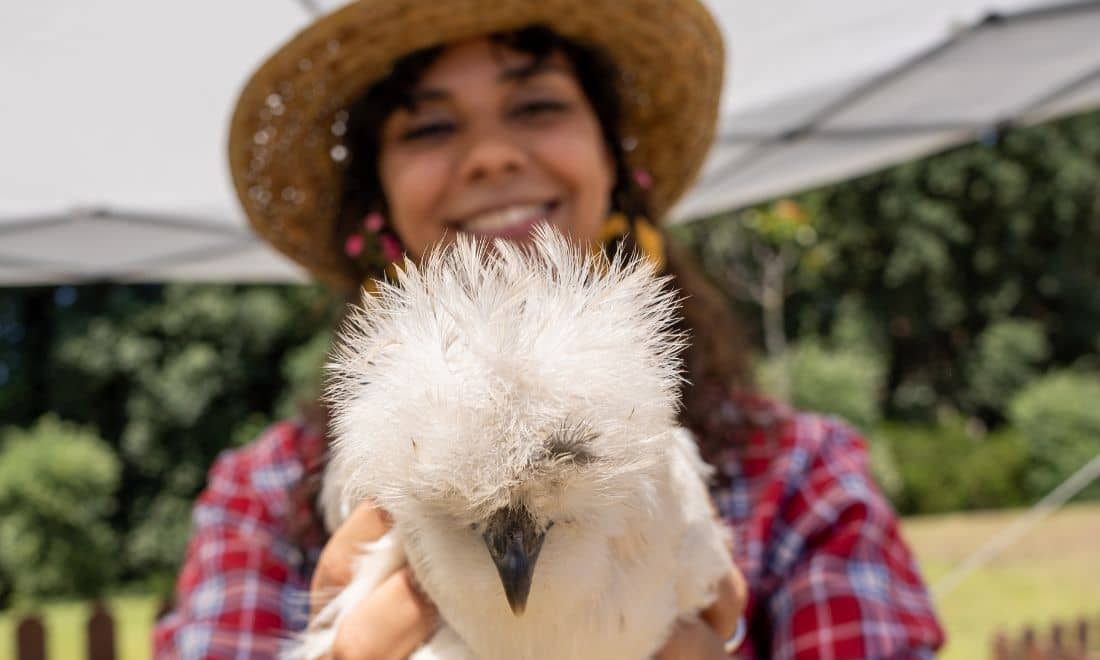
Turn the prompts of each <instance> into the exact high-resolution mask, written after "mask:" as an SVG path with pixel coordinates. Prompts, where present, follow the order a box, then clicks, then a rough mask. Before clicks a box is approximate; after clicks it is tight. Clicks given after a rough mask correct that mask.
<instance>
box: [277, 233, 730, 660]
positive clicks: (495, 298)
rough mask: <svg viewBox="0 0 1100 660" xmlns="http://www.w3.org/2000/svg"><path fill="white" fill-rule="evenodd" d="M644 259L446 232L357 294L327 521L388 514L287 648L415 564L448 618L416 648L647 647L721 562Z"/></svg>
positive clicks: (342, 344)
mask: <svg viewBox="0 0 1100 660" xmlns="http://www.w3.org/2000/svg"><path fill="white" fill-rule="evenodd" d="M667 285H668V283H667V281H665V280H664V279H663V278H660V277H658V276H657V274H656V273H655V269H654V267H653V266H652V265H651V264H650V263H649V262H648V261H646V260H645V259H643V258H638V257H631V258H626V257H621V258H614V259H608V258H606V257H604V256H602V254H601V255H593V254H589V253H587V252H585V251H584V250H582V249H580V248H578V247H576V246H575V245H573V244H571V243H570V242H569V241H568V240H566V239H565V238H564V237H562V236H561V235H560V234H558V233H556V232H555V231H554V230H552V229H549V228H547V227H540V228H539V229H538V230H537V231H536V233H535V237H534V240H533V242H532V243H531V244H529V245H527V246H523V245H517V244H513V243H509V242H506V241H497V242H495V243H493V244H492V245H486V244H484V243H479V242H477V241H475V240H473V239H470V238H466V237H463V236H462V235H460V236H458V238H457V240H456V241H455V242H454V243H452V244H451V245H449V246H446V247H441V248H439V249H437V250H435V251H434V252H433V253H431V254H430V255H429V256H428V257H427V258H426V259H425V260H424V261H423V263H422V264H421V265H420V266H417V265H414V264H413V263H411V262H409V261H406V262H405V264H404V266H403V268H402V271H401V273H400V275H399V276H398V277H397V278H396V281H395V282H393V283H379V285H378V289H377V291H376V292H375V293H373V294H369V295H365V296H364V299H363V303H362V306H361V307H360V308H358V309H357V310H355V311H354V312H353V313H352V315H351V316H350V317H349V320H348V322H347V323H346V324H345V327H344V328H343V329H342V336H341V339H340V341H339V342H338V348H337V349H336V350H335V351H334V354H333V355H334V357H333V359H332V363H331V364H330V365H329V387H328V391H327V396H328V399H329V402H330V404H331V406H332V410H333V422H332V432H333V438H334V440H333V445H332V453H331V457H330V462H329V465H328V466H327V468H326V472H325V475H324V482H323V486H322V494H321V502H322V507H323V509H324V511H325V516H326V525H327V526H328V527H329V528H330V529H335V528H336V527H337V526H339V524H340V522H341V521H342V520H343V518H344V517H345V516H347V515H348V513H349V512H350V511H351V510H352V509H353V508H354V507H355V506H356V505H358V504H359V503H361V502H363V501H365V500H369V501H371V502H373V503H374V504H375V505H376V506H379V507H381V508H382V509H384V510H385V511H387V512H388V513H389V514H390V516H391V517H392V520H393V527H392V529H391V530H390V532H389V533H387V535H386V536H384V537H383V538H382V539H380V540H379V541H377V542H375V543H373V544H369V545H367V546H366V547H365V548H364V551H363V554H362V556H361V557H360V558H358V560H357V564H356V566H355V571H354V577H353V579H352V581H351V583H350V584H349V585H348V586H347V587H345V588H344V589H343V591H341V592H340V593H339V594H338V595H337V596H336V597H335V598H334V599H333V600H331V601H330V602H329V603H328V604H327V606H325V607H324V608H323V609H322V610H321V611H320V612H319V614H318V616H317V617H316V618H315V620H314V621H313V623H312V625H311V627H310V629H309V631H308V632H307V633H305V634H304V635H303V636H302V637H301V638H300V639H299V640H298V642H299V643H298V645H297V648H296V649H295V650H294V652H293V653H292V655H293V656H295V657H308V658H313V657H321V656H324V655H325V654H326V653H327V652H328V651H329V649H330V648H331V645H332V642H333V638H334V635H335V631H336V629H337V627H338V626H339V625H340V623H341V620H342V617H343V615H344V613H345V612H346V611H348V610H349V609H350V607H351V606H352V605H353V604H354V603H356V602H358V601H359V600H360V599H362V598H363V597H365V595H366V594H368V593H369V592H370V591H371V590H372V589H373V588H374V587H375V586H376V585H377V584H379V583H380V582H381V581H382V580H383V579H384V578H385V577H387V576H388V575H389V574H391V573H392V572H393V571H395V570H397V569H398V568H399V567H401V566H402V565H403V564H404V563H406V562H407V563H408V565H409V566H410V569H411V571H412V574H413V575H414V577H415V580H416V581H417V583H418V584H419V586H420V588H422V589H423V591H424V593H425V594H426V595H427V596H428V597H429V598H430V599H431V600H432V602H434V603H435V605H436V606H437V607H438V609H439V613H440V616H441V619H442V621H443V624H442V626H441V628H440V629H439V631H438V632H437V633H436V634H435V635H434V637H432V639H431V640H429V641H428V642H427V643H426V644H425V645H424V646H423V647H421V648H420V649H419V650H418V651H416V652H415V653H414V654H413V656H412V658H413V660H428V659H438V660H473V659H479V660H552V659H554V660H565V659H568V660H576V659H582V658H599V659H601V660H642V659H644V658H649V657H651V656H652V655H653V654H654V653H655V652H657V651H658V650H659V649H660V648H661V647H662V645H663V643H664V642H665V641H666V639H667V638H668V636H669V634H670V633H671V631H672V628H673V626H674V624H675V623H676V622H677V620H678V619H687V618H691V617H695V616H697V613H698V612H699V611H700V610H702V609H703V608H705V607H707V606H708V605H709V604H711V603H712V602H713V601H714V599H715V597H716V586H717V583H718V582H719V580H720V579H721V578H722V577H723V576H725V575H727V574H728V573H729V571H730V570H731V560H730V552H729V548H728V538H727V531H726V529H725V528H724V526H723V525H722V523H721V522H720V521H718V520H717V519H716V518H715V517H714V514H713V509H712V507H711V504H710V500H709V497H708V493H707V488H706V479H707V478H708V476H709V471H710V470H709V468H708V467H707V466H706V464H705V463H703V461H702V460H701V459H700V457H699V453H698V450H697V448H696V445H695V442H694V439H693V437H692V436H691V435H690V433H688V432H687V431H686V430H684V429H683V428H681V427H679V426H678V424H677V409H678V405H679V399H678V396H679V387H680V385H681V380H682V379H681V375H680V367H681V365H680V362H679V358H678V354H679V352H680V350H681V349H682V347H683V344H684V337H683V335H682V334H681V333H678V332H677V331H676V330H675V325H676V320H677V309H678V301H677V299H676V294H675V293H674V292H673V291H672V290H671V289H670V288H669V287H668V286H667Z"/></svg>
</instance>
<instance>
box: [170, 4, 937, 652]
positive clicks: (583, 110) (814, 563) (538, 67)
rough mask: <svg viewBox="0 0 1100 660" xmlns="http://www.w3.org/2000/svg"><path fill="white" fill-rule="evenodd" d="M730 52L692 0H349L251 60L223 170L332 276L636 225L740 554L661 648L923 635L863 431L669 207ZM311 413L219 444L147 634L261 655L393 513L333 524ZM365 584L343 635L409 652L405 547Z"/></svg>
mask: <svg viewBox="0 0 1100 660" xmlns="http://www.w3.org/2000/svg"><path fill="white" fill-rule="evenodd" d="M723 63H724V55H723V45H722V42H721V37H720V33H719V31H718V29H717V27H716V25H715V24H714V21H713V19H712V18H711V17H710V15H709V14H708V12H707V10H706V8H705V7H704V6H703V4H702V3H701V2H700V0H585V2H583V3H579V2H577V1H576V0H539V2H529V1H526V0H435V1H433V2H423V1H419V0H358V1H357V2H352V3H350V4H348V5H347V6H345V7H343V8H341V9H340V10H338V11H336V12H334V13H333V14H330V15H328V16H325V17H322V18H320V19H318V20H317V21H316V22H315V23H314V24H313V25H311V26H309V27H308V28H307V29H306V30H304V31H303V32H302V33H301V34H300V35H298V36H297V37H295V38H294V39H292V40H291V41H290V42H288V43H287V44H286V45H284V46H283V47H282V48H281V49H280V50H279V51H278V52H276V53H275V54H274V55H273V56H272V57H270V58H269V59H268V60H267V62H266V63H265V64H263V65H262V66H261V67H260V69H259V70H258V71H257V72H256V74H255V75H254V76H253V78H252V79H251V80H250V81H249V83H248V85H247V86H246V87H245V89H244V90H243V92H242V94H241V97H240V100H239V102H238V106H237V109H236V111H235V113H234V117H233V121H232V129H231V135H230V144H229V152H230V162H231V170H232V172H233V177H234V183H235V185H236V188H237V192H238V195H239V197H240V199H241V201H242V204H243V206H244V208H245V211H246V213H247V214H248V217H249V219H250V221H251V222H252V225H253V227H254V228H255V229H256V231H257V233H258V234H259V235H260V236H262V237H263V238H264V239H265V240H267V241H268V242H270V243H271V244H272V245H273V246H274V247H276V248H277V249H279V250H281V251H283V252H284V253H286V254H287V255H288V256H290V257H291V258H293V259H295V260H296V261H298V262H299V263H300V264H302V265H303V266H304V267H305V268H307V269H308V270H309V271H310V272H311V273H312V274H313V275H314V276H315V277H316V278H317V279H319V280H322V281H324V282H327V283H329V284H331V285H333V287H334V288H335V289H336V290H337V291H339V292H340V293H342V294H344V295H355V294H357V293H358V291H359V289H360V287H361V286H363V287H365V288H366V290H367V291H368V292H369V291H371V290H372V286H373V285H372V284H371V282H373V281H374V280H375V279H377V278H380V277H382V276H384V275H385V274H386V272H387V271H388V270H390V269H391V268H392V266H393V264H395V262H398V261H399V260H401V259H402V258H403V257H404V256H406V255H407V256H409V257H410V258H412V259H413V260H414V261H419V260H420V259H421V258H422V257H423V256H424V255H425V254H426V253H427V252H428V251H430V249H431V248H432V246H433V245H436V244H438V243H439V242H441V241H450V240H453V239H454V237H455V236H456V235H458V234H460V233H465V234H474V235H477V236H480V237H485V238H500V239H506V240H509V241H520V242H522V241H526V240H528V238H529V237H530V236H531V234H532V232H533V231H534V230H535V228H536V226H538V225H541V224H543V223H547V224H550V225H553V226H554V227H556V228H557V229H559V230H561V232H562V233H564V234H565V235H566V236H567V237H569V238H570V239H572V241H574V242H575V243H577V244H580V245H583V246H585V247H589V248H592V249H595V250H603V251H604V252H605V253H606V254H608V255H609V256H610V255H615V254H618V253H620V252H622V251H624V250H625V251H631V252H633V251H639V252H641V253H642V254H643V255H644V256H645V257H647V258H649V259H651V260H652V261H653V263H654V264H655V265H656V267H657V268H658V269H659V270H660V271H662V272H663V273H664V274H667V275H668V276H669V278H670V279H669V281H670V283H671V285H672V286H674V287H675V289H676V293H677V294H678V295H679V296H680V297H681V298H682V300H683V307H682V310H681V311H682V315H681V316H682V318H681V319H680V326H679V327H678V328H677V330H681V331H683V336H685V337H690V341H689V342H688V346H687V347H686V349H685V351H684V352H683V354H682V357H683V359H684V375H685V377H686V380H687V382H685V383H684V384H683V387H682V390H681V391H680V392H679V395H680V397H679V398H680V401H681V403H682V405H681V407H680V409H679V411H678V413H679V415H678V422H679V424H680V425H682V426H683V427H686V428H687V429H689V430H690V431H692V432H693V433H694V439H695V441H696V442H697V444H698V446H699V449H700V453H701V455H702V456H703V458H704V459H705V460H706V461H707V462H709V463H710V464H711V465H712V466H713V467H714V468H715V481H714V484H713V486H714V487H713V490H712V491H711V493H710V495H711V498H712V500H713V503H714V505H715V506H714V508H715V509H716V510H717V512H718V513H719V514H721V516H722V518H723V520H724V521H725V522H726V523H727V524H728V525H729V527H730V529H731V531H732V532H733V537H734V539H735V541H736V542H735V544H734V548H733V559H734V563H735V564H736V568H737V570H735V571H734V572H733V573H728V574H727V576H726V578H724V579H723V580H721V581H720V583H719V584H718V585H717V589H716V592H715V593H716V595H717V598H716V600H715V601H714V604H713V605H711V606H710V607H709V608H707V609H705V610H703V611H702V612H700V613H699V616H698V617H692V618H691V619H690V620H685V621H683V622H682V623H681V625H678V626H677V627H676V628H675V629H674V631H673V632H672V634H671V636H670V637H669V639H668V640H667V643H666V645H665V647H664V649H663V650H662V651H661V653H660V654H659V657H660V658H663V659H668V658H718V657H727V655H728V653H729V650H728V649H726V648H724V647H726V646H727V643H729V644H730V649H732V648H733V646H736V644H737V643H738V642H739V639H740V637H738V636H734V638H732V642H730V639H731V634H732V633H734V630H735V629H738V630H746V629H747V632H748V637H747V639H746V640H745V643H744V646H743V647H742V648H741V650H740V653H741V654H742V655H743V656H744V657H776V658H794V657H799V658H806V657H819V656H824V657H836V658H842V657H927V656H929V655H930V654H931V653H932V652H933V650H934V649H935V648H936V647H937V646H938V645H939V644H940V643H942V633H941V631H940V629H939V627H938V624H937V622H936V619H935V616H934V614H933V612H932V609H931V605H930V603H929V600H928V597H927V593H926V592H925V589H924V585H923V583H922V581H921V579H920V576H919V575H918V574H917V572H916V568H915V564H914V563H913V561H912V558H911V556H910V554H909V552H908V550H907V548H906V546H905V544H904V542H903V541H902V540H901V538H900V536H899V535H898V531H897V521H896V519H895V517H894V514H893V512H892V511H891V510H890V508H889V506H888V505H887V504H886V502H885V500H884V498H883V497H882V496H881V494H880V493H879V491H878V489H877V487H876V486H875V485H874V483H873V481H872V480H871V479H870V476H869V474H868V471H867V457H866V451H865V447H864V445H863V442H862V440H861V439H860V438H859V437H858V436H856V435H855V434H854V433H853V432H852V431H851V430H850V429H849V428H847V427H846V426H844V425H842V424H839V423H837V422H836V421H834V420H826V419H823V418H820V417H817V416H814V415H806V414H799V413H796V412H793V411H790V410H788V409H787V408H785V407H784V406H781V405H778V404H774V403H772V402H770V401H767V400H764V399H762V398H760V397H758V396H756V395H754V394H753V393H752V392H751V391H750V390H749V387H748V380H749V379H748V378H747V377H746V371H747V369H746V368H745V365H746V360H745V353H744V351H742V350H741V343H740V341H739V338H738V332H737V325H736V323H735V321H734V319H733V317H732V314H731V311H730V310H729V308H728V306H727V305H726V303H725V299H724V297H723V296H722V295H721V294H720V293H718V292H716V291H715V290H714V289H713V288H712V287H711V286H710V285H709V284H708V283H707V281H706V280H705V278H703V277H702V276H701V275H699V273H698V271H697V270H696V269H695V268H694V267H693V266H692V264H691V263H690V261H689V260H688V259H685V258H684V257H683V256H682V255H681V254H680V253H679V252H678V251H677V250H676V248H675V246H673V245H670V244H669V243H668V242H667V241H666V240H665V235H664V233H663V232H662V231H661V230H660V229H659V226H660V221H661V219H662V216H663V215H664V214H665V213H666V212H667V211H668V209H669V208H671V206H672V205H673V204H674V203H675V202H676V200H677V199H678V198H679V196H680V195H682V194H683V193H684V192H685V191H686V189H687V188H688V187H689V185H690V184H691V182H692V180H693V179H694V177H695V175H696V174H697V172H698V171H699V168H700V167H701V165H702V162H703V159H704V158H705V156H706V153H707V151H708V148H709V147H710V144H711V142H712V140H713V137H714V133H715V120H716V116H717V109H718V96H719V91H720V89H721V83H722V79H723V70H722V69H723ZM402 375H403V376H404V374H402ZM626 380H629V379H626ZM636 385H637V384H636V383H630V382H623V383H622V384H621V388H623V390H622V391H623V392H625V393H628V394H629V393H630V392H631V391H632V390H630V389H629V388H631V387H632V386H636ZM617 387H619V386H617ZM616 391H618V390H616ZM634 393H635V396H636V395H637V392H636V390H635V391H634ZM327 421H328V420H327V418H325V417H324V416H323V415H322V419H316V420H309V419H306V420H301V419H299V420H291V421H288V422H284V423H281V424H278V425H276V426H274V427H272V428H271V429H270V430H268V431H267V432H266V433H265V434H264V435H263V436H262V437H261V438H259V439H258V440H257V441H256V442H254V443H253V444H251V445H249V446H247V447H244V448H241V449H238V450H234V451H232V452H227V453H226V454H225V455H224V456H223V457H222V458H221V459H220V460H219V461H218V463H217V464H216V465H215V466H214V468H213V469H212V471H211V474H210V482H209V485H208V487H207V490H206V491H205V492H204V493H203V495H202V496H201V497H200V500H199V503H198V505H197V507H196V516H195V522H196V527H195V529H194V532H193V538H192V542H191V545H190V549H189V553H188V557H187V560H186V561H185V563H184V567H183V570H182V572H181V575H180V579H179V585H178V607H177V609H176V610H175V611H174V612H173V613H171V614H170V615H169V616H168V617H166V618H165V619H164V620H162V621H161V622H160V624H159V625H158V628H157V631H156V634H155V648H156V652H157V656H158V657H184V658H198V657H211V656H215V657H269V656H271V655H273V654H275V653H276V651H277V650H278V649H279V647H280V645H281V643H282V642H283V641H285V640H286V639H287V637H288V635H289V634H291V633H295V632H300V631H301V630H302V629H303V628H305V627H306V624H307V620H308V616H309V614H310V610H311V608H310V607H309V605H313V608H312V610H313V611H314V612H316V611H317V609H318V607H319V606H320V605H323V604H324V602H325V601H327V599H328V598H329V597H331V595H332V593H333V591H334V590H340V589H342V588H343V586H344V585H346V584H348V581H349V578H350V575H351V573H352V566H353V564H354V562H355V558H356V556H357V554H358V553H360V552H361V549H362V546H363V543H364V542H369V541H374V540H377V539H379V538H380V537H381V536H382V535H383V534H384V533H385V531H386V529H387V528H388V527H389V524H390V521H389V519H388V516H387V514H386V513H385V512H383V511H380V510H378V509H375V508H372V507H371V506H370V505H369V504H364V505H362V506H360V507H359V508H358V509H356V510H354V511H352V512H351V513H350V515H349V516H348V517H347V518H346V520H343V521H342V522H339V520H338V519H336V518H332V519H330V522H332V523H333V524H331V525H330V526H329V528H327V529H326V528H325V527H324V526H323V524H322V521H323V516H322V514H321V512H319V511H318V510H317V506H316V505H317V495H318V491H319V477H320V474H321V467H322V466H323V465H324V462H325V457H326V453H327V446H328V442H329V430H328V429H327V428H326V424H327ZM456 441H457V440H456ZM459 451H461V450H459ZM492 560H493V558H491V557H489V556H488V555H486V556H485V557H481V558H480V560H479V561H484V562H490V561H492ZM722 572H723V573H727V571H726V569H725V568H723V569H722ZM517 584H518V583H517ZM306 591H308V592H309V594H310V596H311V598H310V599H309V602H307V599H304V598H300V597H295V596H294V594H300V593H302V592H306ZM517 593H518V592H517ZM361 596H362V597H361V598H360V599H357V600H356V601H355V602H357V603H358V605H356V606H353V607H352V608H351V611H350V612H349V614H348V615H347V617H346V618H345V619H344V620H343V621H344V622H343V623H342V624H341V625H339V626H338V627H337V630H336V631H335V635H336V637H335V640H336V641H335V646H334V648H335V652H334V657H336V658H394V659H399V658H406V657H407V656H409V654H411V653H412V652H414V651H415V650H416V649H417V648H418V647H420V646H421V645H422V644H423V643H424V641H425V640H426V639H428V638H429V637H431V636H432V634H433V632H434V631H435V630H436V627H437V622H436V616H437V615H436V613H435V607H434V605H433V604H432V603H431V602H429V600H428V599H427V598H426V597H425V596H424V595H423V594H421V593H420V592H419V590H418V588H417V587H416V585H415V584H414V580H413V578H412V576H411V574H410V573H409V571H408V570H407V569H404V568H402V569H399V570H396V571H395V572H394V573H392V575H390V577H389V578H387V579H386V580H384V581H383V582H381V583H380V584H379V585H378V586H377V588H375V589H373V590H372V591H371V592H370V593H368V594H362V595H361ZM517 602H518V601H517ZM692 609H694V607H693V608H692ZM740 615H743V617H744V621H746V622H747V626H739V625H738V619H739V616H740ZM563 648H565V647H563ZM544 650H545V649H544Z"/></svg>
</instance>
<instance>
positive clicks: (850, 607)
mask: <svg viewBox="0 0 1100 660" xmlns="http://www.w3.org/2000/svg"><path fill="white" fill-rule="evenodd" d="M817 423H818V424H819V427H818V428H817V429H815V431H814V433H811V435H815V436H817V437H818V438H819V441H818V442H817V443H816V447H815V448H811V449H809V450H806V451H804V452H802V453H801V455H797V452H796V455H795V456H794V457H793V463H794V464H795V465H796V466H797V468H796V469H794V470H792V472H791V475H790V476H791V479H790V480H789V481H788V482H787V497H786V498H785V504H784V505H783V506H781V508H780V510H779V511H778V512H777V514H778V515H777V519H776V521H775V524H776V531H777V538H776V541H777V543H776V544H775V546H774V547H775V548H776V550H775V553H774V556H773V557H771V561H772V562H773V566H781V567H782V568H781V570H782V575H783V577H782V578H781V579H779V580H777V585H778V586H777V588H776V590H775V592H774V593H773V594H772V595H771V598H770V599H769V602H768V603H767V609H768V615H769V619H770V624H771V631H772V639H771V652H772V657H774V658H792V659H798V660H802V659H809V658H835V659H842V658H931V657H933V656H934V652H935V649H937V648H938V647H939V646H940V645H941V644H942V643H943V631H942V630H941V628H940V626H939V624H938V622H937V620H936V616H935V613H934V611H933V608H932V604H931V601H930V599H929V596H928V593H927V591H926V589H925V586H924V582H923V580H922V579H921V576H920V574H919V571H918V569H917V566H916V563H915V561H914V560H913V557H912V555H911V553H910V551H909V549H908V547H907V546H906V544H905V542H904V541H903V539H902V538H901V536H900V533H899V531H898V521H897V517H896V515H895V514H894V512H893V510H892V509H891V507H890V505H889V504H888V503H887V501H886V499H885V498H884V497H883V495H882V494H881V493H880V492H879V490H878V488H877V486H876V485H875V483H874V481H873V480H872V479H871V477H870V474H869V470H868V464H867V451H866V446H865V444H864V442H863V440H862V439H861V438H860V437H858V436H857V435H856V434H855V433H853V432H852V431H851V430H850V429H848V428H847V427H845V426H843V425H841V424H838V423H836V422H833V421H818V422H817ZM801 449H805V448H804V447H803V448H800V450H801ZM815 449H816V451H815Z"/></svg>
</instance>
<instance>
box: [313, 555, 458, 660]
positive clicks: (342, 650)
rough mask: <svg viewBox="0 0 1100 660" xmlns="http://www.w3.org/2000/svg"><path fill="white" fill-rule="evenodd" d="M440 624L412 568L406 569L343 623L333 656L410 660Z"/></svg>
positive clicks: (357, 659)
mask: <svg viewBox="0 0 1100 660" xmlns="http://www.w3.org/2000/svg"><path fill="white" fill-rule="evenodd" d="M438 622H439V617H438V614H437V613H436V610H435V607H434V606H433V605H432V604H431V602H430V601H428V599H427V598H425V597H424V596H423V594H421V593H420V591H419V590H418V589H417V588H416V586H415V585H414V584H413V580H412V576H411V574H410V573H409V571H408V569H407V568H402V569H400V570H398V571H397V572H396V573H394V574H393V575H391V576H390V577H388V578H386V580H385V581H384V582H383V583H382V584H380V585H379V586H378V588H377V589H375V590H374V591H373V592H371V595H370V596H368V597H367V598H366V600H364V601H362V602H360V603H359V604H358V605H356V606H355V607H354V608H353V609H352V610H351V612H349V613H348V615H347V616H346V617H345V618H344V620H343V621H342V622H341V623H340V628H339V630H337V633H336V643H335V646H334V648H333V657H334V658H339V659H340V660H361V659H365V658H394V659H397V658H407V657H408V656H409V655H411V654H412V652H413V651H415V650H416V649H417V648H419V647H420V646H421V645H423V644H424V642H426V641H427V640H428V638H429V637H431V635H432V633H433V632H435V629H436V627H437V626H438V625H439V623H438Z"/></svg>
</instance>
